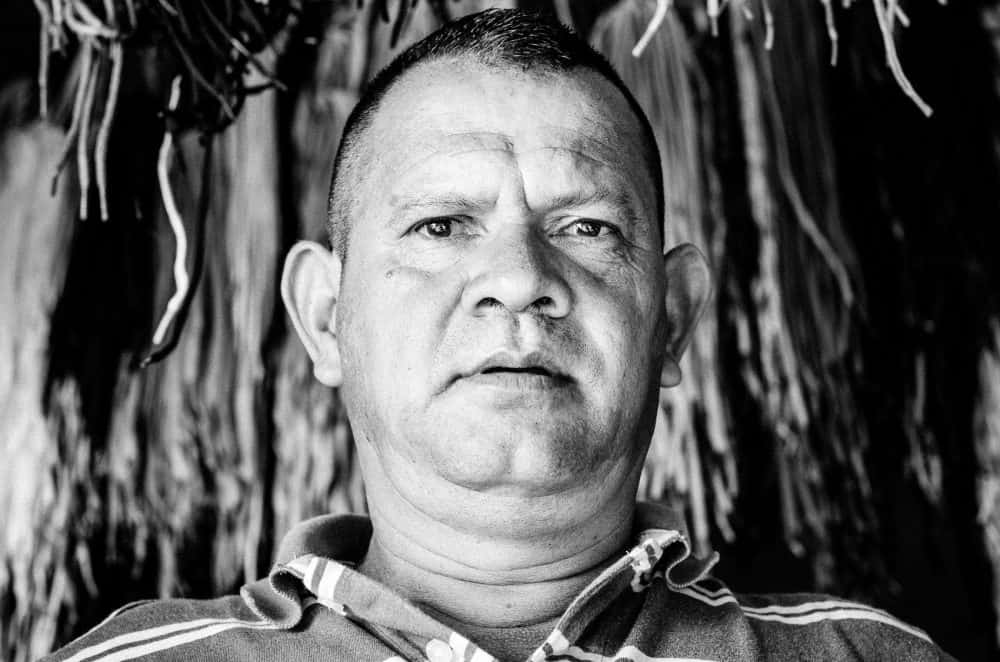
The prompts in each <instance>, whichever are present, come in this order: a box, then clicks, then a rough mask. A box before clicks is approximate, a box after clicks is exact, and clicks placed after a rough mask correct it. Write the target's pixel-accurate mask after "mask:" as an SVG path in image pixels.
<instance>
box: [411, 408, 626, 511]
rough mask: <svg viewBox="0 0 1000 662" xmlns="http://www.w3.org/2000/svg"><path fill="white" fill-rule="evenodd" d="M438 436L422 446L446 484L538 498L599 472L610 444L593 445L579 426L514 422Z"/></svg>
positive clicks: (456, 429) (593, 442)
mask: <svg viewBox="0 0 1000 662" xmlns="http://www.w3.org/2000/svg"><path fill="white" fill-rule="evenodd" d="M476 428H477V429H475V430H468V431H467V432H465V433H461V432H460V430H461V427H459V426H454V427H452V428H451V434H448V435H445V436H440V435H439V436H438V437H436V438H435V439H434V442H433V443H430V444H428V445H427V446H426V447H425V448H427V449H429V450H430V451H431V456H432V457H431V458H429V459H430V461H431V464H432V466H434V467H435V471H436V473H437V474H438V475H439V476H441V477H442V478H444V479H445V480H447V481H448V482H450V483H452V484H455V485H459V486H461V487H464V488H466V489H469V490H473V491H476V492H480V493H483V494H491V495H497V496H511V497H540V496H546V495H549V494H557V493H560V492H565V491H566V490H568V489H572V488H574V487H576V486H578V485H580V484H581V481H584V482H585V481H586V480H587V479H588V478H592V477H595V476H598V475H602V472H606V470H607V468H608V467H607V465H608V463H609V461H610V459H611V456H610V454H609V453H608V452H607V450H608V448H609V447H613V444H608V443H596V442H595V438H594V437H593V436H591V435H589V434H582V432H583V431H582V430H579V429H578V428H579V426H567V425H553V424H551V423H550V424H548V425H546V426H543V427H539V426H537V425H530V424H529V425H512V426H509V427H506V428H504V429H503V430H500V431H497V430H495V429H494V430H484V429H483V427H482V426H476Z"/></svg>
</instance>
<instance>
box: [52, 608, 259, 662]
mask: <svg viewBox="0 0 1000 662" xmlns="http://www.w3.org/2000/svg"><path fill="white" fill-rule="evenodd" d="M274 629H276V626H275V625H273V624H271V623H270V622H268V621H266V620H263V619H261V618H259V617H258V616H257V615H255V614H254V613H253V612H252V611H251V610H250V609H249V608H248V607H247V606H246V604H245V603H244V602H243V600H242V599H241V598H240V597H239V596H229V597H224V598H219V599H216V600H146V601H142V602H133V603H130V604H128V605H125V606H124V607H121V608H120V609H118V610H116V611H115V612H113V613H112V614H111V615H109V616H108V617H107V618H105V619H104V621H102V622H101V623H100V624H98V625H97V626H95V627H94V628H92V629H91V630H90V631H89V632H87V633H86V634H84V635H83V636H81V637H79V638H78V639H76V640H75V641H73V642H71V643H70V644H68V645H67V646H65V647H64V648H62V649H60V650H59V651H57V652H55V653H53V654H52V655H51V656H49V657H47V658H45V660H49V661H51V662H111V661H112V660H129V659H133V658H135V657H139V656H143V659H149V660H174V659H186V660H190V659H213V658H214V659H224V658H225V657H227V656H233V657H238V651H239V649H240V648H242V647H243V646H245V645H246V642H247V641H248V637H247V635H248V634H250V635H251V637H250V638H251V639H252V638H253V637H252V635H253V633H259V632H262V631H267V630H274ZM199 644H200V645H199ZM206 647H207V648H206ZM209 648H210V649H211V651H212V654H210V655H206V654H205V653H204V652H203V651H206V650H208V649H209Z"/></svg>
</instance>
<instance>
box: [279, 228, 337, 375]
mask: <svg viewBox="0 0 1000 662" xmlns="http://www.w3.org/2000/svg"><path fill="white" fill-rule="evenodd" d="M340 274H341V262H340V258H339V257H338V256H336V255H335V254H333V253H332V252H330V251H328V250H327V249H325V248H323V247H322V246H320V245H319V244H317V243H316V242H314V241H300V242H298V243H296V244H295V245H294V246H293V247H292V250H291V251H289V252H288V257H286V258H285V269H284V271H283V272H282V274H281V299H282V301H284V302H285V309H286V310H287V311H288V316H289V317H290V318H291V319H292V326H294V327H295V331H296V333H298V334H299V339H300V340H301V341H302V344H303V345H305V348H306V352H308V353H309V358H310V359H312V362H313V374H314V375H316V379H318V380H319V381H321V382H322V383H324V384H326V385H327V386H340V383H341V380H342V377H343V372H342V369H341V363H340V347H339V345H338V344H337V334H336V320H337V298H338V297H339V296H340Z"/></svg>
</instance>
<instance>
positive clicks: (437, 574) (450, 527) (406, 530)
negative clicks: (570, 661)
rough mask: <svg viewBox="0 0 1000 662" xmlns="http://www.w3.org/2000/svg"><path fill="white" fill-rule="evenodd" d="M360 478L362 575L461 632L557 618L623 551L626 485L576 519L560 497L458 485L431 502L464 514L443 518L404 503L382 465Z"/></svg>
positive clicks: (629, 503) (629, 507)
mask: <svg viewBox="0 0 1000 662" xmlns="http://www.w3.org/2000/svg"><path fill="white" fill-rule="evenodd" d="M373 474H374V475H373ZM365 480H366V491H367V493H368V497H369V507H370V511H371V517H372V524H373V528H374V532H373V535H372V541H371V544H370V546H369V548H368V552H367V553H366V556H365V558H364V561H363V562H362V566H361V571H362V572H363V573H365V574H366V575H368V576H369V577H372V578H373V579H377V580H379V581H381V582H383V583H385V584H387V585H388V586H391V587H392V588H393V589H394V590H396V591H397V592H399V593H400V594H402V595H403V596H404V597H406V598H408V599H410V600H412V601H413V602H415V603H417V604H420V605H421V606H423V607H425V608H427V609H428V610H429V611H430V612H432V613H433V614H434V615H435V616H437V617H439V619H440V620H442V621H444V622H446V623H448V624H449V625H452V626H454V627H456V628H459V629H460V628H461V627H462V626H463V625H467V626H471V627H479V628H483V627H486V628H518V627H524V626H530V625H533V624H540V623H545V622H547V621H550V620H552V619H555V618H557V617H558V616H560V615H561V614H562V613H563V611H565V609H566V607H568V606H569V604H570V602H572V600H573V598H575V597H576V596H577V595H578V594H579V593H580V592H581V591H582V590H583V589H584V588H585V587H586V586H587V585H588V584H589V583H590V582H591V581H593V580H594V578H595V577H596V576H597V575H598V574H599V573H600V572H601V571H602V570H603V569H604V568H606V567H607V566H608V565H609V564H610V563H611V562H613V561H614V560H615V559H616V558H617V557H618V556H619V555H620V554H621V553H622V551H623V550H624V549H625V548H626V546H627V544H628V543H629V537H630V534H631V529H632V518H633V515H634V510H635V501H634V493H635V492H634V489H632V490H631V492H629V488H628V487H625V488H624V489H622V490H621V493H620V494H615V495H613V496H614V498H613V499H611V500H610V501H609V500H607V499H601V500H600V503H592V504H589V505H587V506H586V507H582V508H579V509H576V510H575V512H576V513H577V516H576V517H572V516H571V517H567V516H566V513H567V512H570V513H572V512H574V509H573V508H571V507H566V504H567V503H568V502H569V503H572V501H568V499H567V496H566V495H550V496H548V497H542V498H538V499H531V498H525V499H517V498H514V497H509V496H506V497H498V496H491V495H484V494H481V493H478V492H473V491H466V492H468V493H464V494H463V493H462V492H463V490H462V489H461V488H457V487H456V488H454V493H453V494H449V495H447V496H446V497H445V498H443V499H438V500H436V503H438V504H440V503H442V502H444V503H449V504H454V505H455V508H456V509H461V510H462V512H460V513H457V514H456V515H455V516H454V517H450V518H445V517H442V516H441V515H442V514H441V513H440V512H434V513H432V514H428V513H426V512H424V511H423V510H422V509H420V508H419V507H417V506H416V505H415V504H414V503H413V502H411V501H410V500H407V499H405V498H404V497H403V496H402V495H401V494H400V493H399V492H398V491H396V490H395V489H394V488H393V487H392V485H391V483H390V482H389V481H387V480H385V476H384V475H382V474H381V472H379V471H374V472H367V473H366V476H365ZM600 492H601V491H600V490H594V489H590V490H588V491H587V496H589V497H590V498H593V495H594V494H595V493H600ZM439 496H441V495H440V493H439ZM583 501H585V499H584V498H583V497H581V496H577V497H576V502H577V503H580V502H583ZM553 504H562V506H563V507H562V508H559V507H558V506H557V507H556V508H553ZM443 522H449V524H444V523H443ZM535 643H536V644H537V643H538V642H535Z"/></svg>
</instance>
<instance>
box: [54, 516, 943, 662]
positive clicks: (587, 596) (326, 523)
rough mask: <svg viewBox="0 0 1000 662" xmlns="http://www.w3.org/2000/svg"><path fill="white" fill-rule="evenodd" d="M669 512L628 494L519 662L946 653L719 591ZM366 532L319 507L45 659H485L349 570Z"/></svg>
mask: <svg viewBox="0 0 1000 662" xmlns="http://www.w3.org/2000/svg"><path fill="white" fill-rule="evenodd" d="M670 521H671V520H670V517H669V515H668V511H665V510H664V509H662V508H659V507H657V506H653V505H650V504H639V508H638V510H637V514H636V524H637V526H636V531H637V532H638V533H637V536H636V540H635V546H634V547H633V548H632V549H631V550H629V551H628V552H627V553H626V554H624V555H623V556H622V557H621V558H619V559H617V560H616V561H615V562H614V563H612V564H611V565H610V566H609V567H608V568H607V569H606V570H604V571H603V572H602V573H601V574H600V575H599V576H598V577H597V578H596V579H595V580H594V581H593V582H592V583H591V584H590V585H589V586H588V587H587V588H585V589H584V590H583V591H582V592H581V593H580V594H579V595H578V596H577V597H576V598H574V600H573V602H572V603H571V604H570V605H569V607H568V608H567V609H566V611H565V612H564V613H563V615H562V616H561V617H560V618H559V620H558V622H557V624H556V626H555V628H554V629H553V630H552V632H551V633H550V634H549V635H548V637H546V638H545V640H544V641H543V642H540V643H539V645H538V647H537V649H536V650H535V652H534V653H533V654H532V655H531V656H530V658H529V662H555V661H565V662H696V661H704V660H714V661H719V662H721V661H723V660H726V661H729V660H733V661H737V660H740V661H742V660H907V661H911V662H923V661H931V660H934V661H937V660H951V659H952V658H951V657H950V656H948V655H947V654H946V653H944V652H943V651H941V650H940V649H939V648H938V647H937V646H936V645H934V643H933V642H932V641H931V639H930V638H929V637H928V636H927V635H926V634H925V633H924V632H923V631H921V630H919V629H917V628H915V627H912V626H909V625H907V624H906V623H903V622H901V621H899V620H897V619H895V618H893V617H892V616H891V615H889V614H888V613H886V612H884V611H881V610H879V609H874V608H872V607H867V606H865V605H862V604H858V603H855V602H848V601H844V600H838V599H835V598H830V597H826V596H819V595H808V594H794V595H768V596H752V595H738V594H735V593H732V592H731V591H730V590H729V589H727V588H726V587H725V586H724V585H723V584H722V583H721V582H719V581H718V580H716V579H714V578H712V577H711V576H710V575H709V572H710V570H711V568H712V566H713V565H714V564H715V562H716V561H717V560H718V557H717V556H713V557H712V558H710V559H699V558H697V557H695V556H694V555H692V554H691V551H690V547H689V544H688V542H687V539H686V538H685V536H684V535H683V534H682V533H680V532H679V531H677V530H676V529H675V528H672V527H671V526H670ZM370 537H371V524H370V522H369V521H368V520H367V519H366V518H363V517H358V516H351V515H348V516H326V517H320V518H316V519H313V520H309V521H307V522H304V523H302V524H300V525H299V526H297V527H296V528H295V529H293V531H292V532H291V533H289V535H288V536H287V537H286V538H285V540H284V541H283V542H282V545H281V551H280V552H279V555H278V563H277V564H275V566H274V568H273V569H272V571H271V573H270V574H269V576H268V577H267V578H265V579H262V580H259V581H257V582H254V583H252V584H248V585H246V586H244V587H243V588H242V590H241V591H240V595H239V596H229V597H224V598H219V599H217V600H179V599H178V600H153V601H146V602H139V603H133V604H130V605H126V606H125V607H123V608H121V609H119V610H118V611H116V612H115V613H113V614H112V615H111V616H109V617H108V618H107V619H106V620H105V621H104V622H103V623H101V624H100V625H98V626H97V627H95V628H94V629H93V630H91V631H90V632H88V633H87V634H85V635H83V636H82V637H80V638H79V639H77V640H76V641H74V642H73V643H71V644H69V645H68V646H66V647H65V648H63V649H62V650H60V651H58V652H57V653H55V654H53V655H52V656H51V657H49V658H47V659H49V660H52V661H54V662H55V661H59V662H120V661H124V660H136V659H141V660H184V661H185V662H191V661H192V660H250V661H259V662H291V661H293V660H294V661H300V660H304V661H313V660H315V661H317V662H318V661H319V660H323V661H324V662H330V661H337V660H344V661H346V660H350V661H352V662H353V661H369V660H370V661H373V662H403V661H406V660H414V661H427V662H491V661H493V660H495V659H496V658H494V657H493V656H492V655H491V654H490V653H489V652H487V651H485V650H483V649H482V648H480V647H479V646H477V645H476V644H475V643H474V642H472V641H470V640H469V639H468V638H467V637H466V636H463V635H462V634H461V633H459V632H456V631H455V630H453V629H452V628H450V627H448V626H446V625H444V624H442V623H441V622H439V621H437V620H435V619H434V618H432V617H430V616H429V615H427V614H426V613H425V612H424V611H422V610H421V609H420V608H419V607H417V606H416V605H415V604H413V603H412V602H409V601H408V600H406V599H404V598H403V597H401V596H400V595H398V594H397V593H396V592H394V591H393V590H392V589H391V588H389V587H387V586H384V585H382V584H380V583H378V582H376V581H374V580H372V579H370V578H368V577H366V576H365V575H363V574H361V573H359V572H357V571H356V570H354V567H355V566H356V565H357V564H358V563H359V562H360V561H361V558H362V557H363V555H364V552H365V550H366V549H367V547H368V541H369V539H370Z"/></svg>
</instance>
